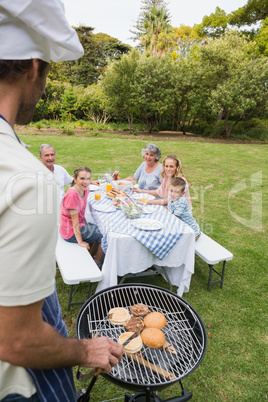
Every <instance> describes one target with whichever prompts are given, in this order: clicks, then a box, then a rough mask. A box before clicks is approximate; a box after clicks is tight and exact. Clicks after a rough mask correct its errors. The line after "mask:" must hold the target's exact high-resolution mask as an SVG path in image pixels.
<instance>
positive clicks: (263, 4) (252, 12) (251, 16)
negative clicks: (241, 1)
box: [229, 0, 268, 27]
mask: <svg viewBox="0 0 268 402" xmlns="http://www.w3.org/2000/svg"><path fill="white" fill-rule="evenodd" d="M267 17H268V2H267V0H248V2H247V4H246V5H245V6H244V7H240V8H239V9H238V10H236V11H233V12H232V13H230V15H229V24H231V25H236V26H238V27H241V26H243V25H252V24H256V23H257V22H260V21H262V20H265V19H266V18H267Z"/></svg>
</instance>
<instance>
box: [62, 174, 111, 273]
mask: <svg viewBox="0 0 268 402" xmlns="http://www.w3.org/2000/svg"><path fill="white" fill-rule="evenodd" d="M90 182H91V170H90V169H89V168H87V167H79V168H77V169H76V170H75V171H74V178H73V182H72V184H71V187H70V188H69V189H68V190H67V192H66V194H65V196H64V198H63V201H62V204H61V208H60V235H61V236H62V237H63V238H64V239H65V240H66V241H68V242H70V243H78V244H79V246H81V247H85V248H86V249H87V250H90V254H91V255H92V257H94V256H95V262H96V264H97V265H98V266H99V267H101V264H102V260H103V257H104V253H103V250H102V247H101V238H102V234H101V232H100V231H99V229H98V227H97V226H96V225H94V224H92V223H87V222H86V221H85V210H86V206H87V197H88V193H89V185H90ZM91 243H93V245H92V247H91V249H90V247H89V244H91Z"/></svg>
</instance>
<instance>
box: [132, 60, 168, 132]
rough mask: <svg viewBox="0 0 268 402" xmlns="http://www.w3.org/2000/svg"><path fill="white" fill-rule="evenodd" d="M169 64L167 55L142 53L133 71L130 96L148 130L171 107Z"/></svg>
mask: <svg viewBox="0 0 268 402" xmlns="http://www.w3.org/2000/svg"><path fill="white" fill-rule="evenodd" d="M171 64H172V61H171V59H170V58H169V57H167V56H166V57H163V58H162V59H159V57H157V56H147V55H146V54H144V55H143V56H142V57H141V59H140V61H139V63H138V66H137V69H136V72H135V85H134V86H133V93H132V96H133V98H134V102H135V105H136V107H137V108H138V112H139V116H140V118H141V119H142V120H143V121H144V122H145V123H146V125H147V128H148V130H149V132H151V131H152V129H153V127H154V126H155V124H156V123H157V122H159V121H160V119H161V118H164V117H165V116H166V114H167V113H168V112H170V109H171V103H172V100H173V91H174V89H173V87H172V84H171V75H170V71H171Z"/></svg>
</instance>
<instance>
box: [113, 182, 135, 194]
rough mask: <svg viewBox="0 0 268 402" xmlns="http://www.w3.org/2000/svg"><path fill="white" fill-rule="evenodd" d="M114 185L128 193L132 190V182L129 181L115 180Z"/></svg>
mask: <svg viewBox="0 0 268 402" xmlns="http://www.w3.org/2000/svg"><path fill="white" fill-rule="evenodd" d="M112 183H113V186H114V187H116V188H118V190H122V191H127V190H130V188H131V181H128V180H114V181H113V182H112Z"/></svg>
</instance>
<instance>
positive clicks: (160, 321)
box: [144, 311, 167, 329]
mask: <svg viewBox="0 0 268 402" xmlns="http://www.w3.org/2000/svg"><path fill="white" fill-rule="evenodd" d="M144 324H145V326H146V327H147V328H157V329H162V328H164V327H165V326H166V324H167V319H166V317H165V316H164V314H162V313H160V312H158V311H154V312H152V313H150V314H148V315H147V316H146V317H145V318H144Z"/></svg>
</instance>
